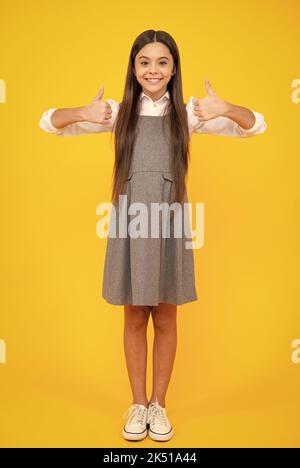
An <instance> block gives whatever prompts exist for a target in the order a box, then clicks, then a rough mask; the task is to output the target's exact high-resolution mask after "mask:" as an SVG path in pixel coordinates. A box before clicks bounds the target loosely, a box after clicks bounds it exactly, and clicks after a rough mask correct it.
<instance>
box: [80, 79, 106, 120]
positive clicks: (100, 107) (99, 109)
mask: <svg viewBox="0 0 300 468" xmlns="http://www.w3.org/2000/svg"><path fill="white" fill-rule="evenodd" d="M103 94H104V86H103V85H102V86H101V88H100V89H99V91H98V94H97V95H96V96H95V97H94V99H93V100H92V102H91V103H90V104H88V105H87V106H84V108H83V115H84V120H87V121H89V122H94V123H100V124H102V125H109V124H110V119H111V116H112V109H111V106H110V104H109V103H108V102H106V101H103V100H102V97H103Z"/></svg>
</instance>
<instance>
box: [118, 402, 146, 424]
mask: <svg viewBox="0 0 300 468" xmlns="http://www.w3.org/2000/svg"><path fill="white" fill-rule="evenodd" d="M146 411H147V408H145V407H144V406H142V405H139V404H138V403H134V404H133V405H131V406H130V408H129V409H128V410H126V411H125V413H124V414H123V418H128V423H129V422H130V423H134V424H135V423H137V424H143V423H144V420H145V412H146Z"/></svg>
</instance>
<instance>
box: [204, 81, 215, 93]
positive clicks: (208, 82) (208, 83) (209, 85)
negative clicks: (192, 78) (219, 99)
mask: <svg viewBox="0 0 300 468" xmlns="http://www.w3.org/2000/svg"><path fill="white" fill-rule="evenodd" d="M205 88H206V92H207V94H208V95H209V96H216V93H215V92H214V90H213V88H212V86H211V84H210V81H209V80H205Z"/></svg>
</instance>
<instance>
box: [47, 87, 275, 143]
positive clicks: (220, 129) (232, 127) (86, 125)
mask: <svg viewBox="0 0 300 468" xmlns="http://www.w3.org/2000/svg"><path fill="white" fill-rule="evenodd" d="M140 99H141V100H142V103H141V110H140V115H154V116H158V115H163V111H164V108H165V106H166V104H167V100H168V99H170V94H169V91H168V90H167V91H166V93H165V94H164V95H163V96H162V97H161V98H160V99H158V100H157V101H153V100H152V99H151V98H150V97H149V96H147V95H146V94H145V93H144V92H141V93H140ZM193 99H194V97H193V96H191V97H190V99H189V101H188V103H187V104H186V110H187V115H188V125H189V132H190V135H191V134H192V133H210V134H213V135H224V136H237V137H249V136H253V135H258V134H260V133H263V132H264V131H265V130H266V128H267V125H266V122H265V119H264V116H263V114H261V113H260V112H255V111H252V112H253V114H254V115H255V122H254V125H253V126H252V127H251V128H248V129H246V128H243V127H240V125H238V124H237V123H236V122H235V121H234V120H231V119H230V118H229V117H224V116H219V117H217V118H215V119H212V120H207V121H199V120H198V117H197V116H195V115H194V107H193ZM106 101H107V102H108V103H109V104H110V105H111V109H112V116H111V119H110V125H102V124H100V123H94V122H89V121H82V122H74V123H71V124H69V125H66V126H65V127H63V128H56V127H54V125H53V124H52V122H51V115H52V114H53V112H54V111H55V110H56V108H51V109H48V110H46V111H45V112H44V113H43V115H42V117H41V119H40V121H39V126H40V128H41V129H43V130H45V131H46V132H48V133H53V134H55V135H58V136H77V135H84V134H89V133H102V132H111V131H112V127H113V124H114V122H115V119H116V116H117V114H118V110H119V103H118V102H117V101H115V100H114V99H106Z"/></svg>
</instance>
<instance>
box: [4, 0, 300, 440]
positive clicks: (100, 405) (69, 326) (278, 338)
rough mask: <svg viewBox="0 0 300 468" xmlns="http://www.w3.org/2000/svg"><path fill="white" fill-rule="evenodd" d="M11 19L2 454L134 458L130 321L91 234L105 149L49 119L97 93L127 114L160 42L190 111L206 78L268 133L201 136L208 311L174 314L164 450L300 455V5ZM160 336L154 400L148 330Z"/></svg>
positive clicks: (77, 11) (89, 7)
mask: <svg viewBox="0 0 300 468" xmlns="http://www.w3.org/2000/svg"><path fill="white" fill-rule="evenodd" d="M1 18H2V21H1V29H0V43H1V68H0V79H3V80H5V83H6V86H7V90H6V102H5V103H1V104H0V119H1V127H0V128H1V130H0V131H1V184H0V190H1V204H2V206H1V227H2V229H1V266H2V268H1V295H0V297H1V304H0V306H1V321H0V338H2V339H3V340H5V342H6V346H7V362H6V364H0V380H1V382H0V412H1V419H0V444H1V446H17V447H21V446H27V447H31V446H36V447H39V446H44V447H47V446H57V447H77V446H82V447H132V446H133V445H132V443H130V442H126V441H125V440H123V439H122V437H121V428H122V425H123V423H124V420H123V419H122V415H123V413H124V411H125V410H126V409H127V408H128V406H129V405H130V404H131V391H130V386H129V380H128V375H127V371H126V364H125V358H124V352H123V341H122V340H123V307H122V306H114V305H110V304H107V303H106V302H105V300H104V299H103V298H102V297H101V285H102V273H103V262H104V254H105V246H106V239H99V238H98V237H97V235H96V225H97V222H98V221H99V217H98V216H97V215H96V207H97V206H98V204H99V203H101V202H106V201H109V196H110V189H111V172H112V167H113V157H114V155H113V147H112V145H111V143H110V134H108V133H107V134H95V135H89V136H87V135H84V136H79V137H73V138H62V137H56V136H54V135H50V134H47V133H46V132H43V131H42V130H41V129H40V128H39V126H38V122H39V119H40V117H41V115H42V113H43V112H44V111H45V110H47V109H49V108H52V107H73V106H81V105H85V104H88V103H89V102H90V101H91V100H92V98H93V97H94V96H95V95H96V93H97V92H98V90H99V88H100V86H101V84H103V85H104V91H105V94H104V98H105V99H107V98H113V99H116V100H120V99H121V97H122V94H123V86H124V83H125V72H126V67H127V63H128V58H129V52H130V48H131V45H132V43H133V41H134V39H135V38H136V36H137V35H138V34H140V33H141V32H142V31H144V30H146V29H150V28H151V29H152V28H153V29H161V30H166V31H168V32H169V33H170V34H171V35H173V37H174V38H175V40H176V42H177V44H178V47H179V50H180V54H181V61H182V72H183V84H184V98H185V100H187V99H188V98H189V97H190V96H192V95H193V96H195V97H198V98H201V97H204V96H205V86H204V80H205V79H206V78H207V79H209V80H210V81H211V84H212V86H213V88H214V90H215V91H216V92H217V94H218V95H219V96H220V97H221V98H222V99H224V100H226V101H229V102H232V103H234V104H238V105H242V106H245V107H248V108H250V109H252V110H255V111H258V112H261V113H263V115H264V117H265V120H266V122H267V125H268V128H267V131H266V132H265V133H264V134H262V135H258V136H256V137H253V138H247V139H242V138H230V137H224V136H215V135H193V137H192V153H191V159H192V163H191V166H190V172H189V180H188V191H189V200H190V201H191V202H193V203H195V202H200V203H201V202H202V203H204V210H205V211H204V220H205V226H204V231H205V232H204V245H203V248H201V249H199V250H195V251H194V255H195V268H196V275H197V284H196V286H197V292H198V296H199V300H198V301H197V302H193V303H190V304H185V305H183V306H178V348H177V354H176V359H175V366H174V371H173V375H172V379H171V382H170V386H169V391H168V394H167V400H166V401H167V410H168V416H169V419H170V420H171V422H172V423H173V425H174V429H175V435H174V437H173V439H171V440H170V441H169V442H167V443H165V444H164V446H165V447H216V446H225V447H233V446H236V447H238V446H246V447H251V446H284V447H285V446H298V447H299V445H300V443H299V442H300V435H299V420H300V408H299V407H300V403H299V384H300V363H299V364H296V363H293V362H292V359H291V354H292V351H293V350H292V347H291V343H292V341H293V340H294V339H296V338H300V318H299V299H298V288H299V221H298V216H299V167H300V158H299V122H300V103H299V104H297V103H293V102H292V99H291V95H292V92H293V88H292V86H291V84H292V81H293V80H294V79H297V78H298V79H299V78H300V69H299V56H300V50H299V48H300V47H299V40H300V34H299V24H300V5H299V2H298V1H296V0H294V1H291V0H289V1H285V2H282V1H278V0H277V1H274V0H272V1H271V0H270V1H264V2H261V1H258V0H253V1H251V2H240V1H220V0H218V1H215V2H204V1H203V2H202V1H200V2H199V1H197V2H196V1H194V2H191V1H186V2H184V5H182V4H181V3H180V2H179V3H178V4H177V5H176V3H174V2H173V1H170V0H166V1H164V2H161V1H159V2H157V1H155V0H154V1H152V2H150V4H148V3H147V2H146V3H144V2H133V1H129V2H125V3H124V2H121V1H120V0H116V1H114V2H108V4H105V2H99V1H92V0H86V1H85V2H84V3H82V2H79V1H74V0H72V1H71V0H68V1H58V0H51V1H45V2H38V1H33V0H30V1H27V2H20V1H10V2H8V1H6V2H2V3H1ZM194 227H195V226H194ZM148 338H149V341H148V345H149V354H148V358H149V361H148V362H149V368H148V396H149V397H150V391H151V367H152V362H151V361H152V348H151V346H152V340H153V326H152V322H151V321H150V322H149V328H148ZM158 445H159V444H157V443H155V442H153V441H152V440H151V439H149V438H147V439H145V440H144V441H142V442H139V443H137V444H136V445H134V446H137V447H155V446H158ZM159 446H160V447H161V444H160V445H159Z"/></svg>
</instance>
